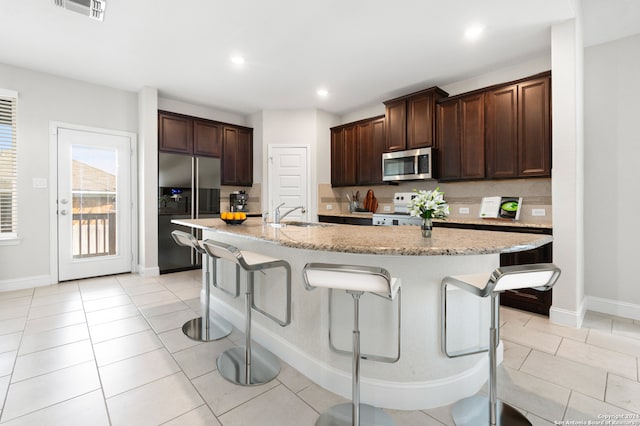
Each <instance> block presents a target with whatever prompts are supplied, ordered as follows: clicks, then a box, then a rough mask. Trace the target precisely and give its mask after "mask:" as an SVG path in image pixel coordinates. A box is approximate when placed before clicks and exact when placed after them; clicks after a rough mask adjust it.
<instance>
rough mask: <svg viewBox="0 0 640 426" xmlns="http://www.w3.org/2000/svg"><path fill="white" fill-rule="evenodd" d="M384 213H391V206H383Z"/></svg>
mask: <svg viewBox="0 0 640 426" xmlns="http://www.w3.org/2000/svg"><path fill="white" fill-rule="evenodd" d="M383 210H384V211H385V212H390V211H391V206H384V209H383Z"/></svg>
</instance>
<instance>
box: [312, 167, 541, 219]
mask: <svg viewBox="0 0 640 426" xmlns="http://www.w3.org/2000/svg"><path fill="white" fill-rule="evenodd" d="M436 187H439V188H440V191H443V192H444V199H445V200H446V201H447V202H448V203H449V206H450V207H451V216H450V217H451V218H459V219H476V218H478V215H479V213H480V203H481V201H482V197H491V196H514V197H522V209H521V211H520V222H523V223H532V224H551V223H552V217H551V179H548V178H540V179H533V178H529V179H509V180H487V181H470V182H447V183H444V182H440V183H438V182H437V181H411V182H404V183H400V184H398V185H375V186H370V187H366V186H360V187H355V186H354V187H340V188H332V187H331V185H330V184H320V185H318V214H320V215H322V214H335V213H349V205H348V200H347V194H351V193H352V192H355V191H357V190H359V191H360V193H361V194H362V196H363V197H364V194H366V193H367V190H369V189H372V190H373V191H374V194H375V196H376V198H377V200H378V211H377V212H376V213H386V212H387V211H386V210H385V207H387V208H388V209H389V212H393V194H394V193H396V192H412V191H413V190H414V189H427V190H431V189H435V188H436ZM328 206H331V208H330V209H329V208H327V207H328ZM461 208H463V209H464V208H467V209H469V213H468V214H461V213H460V209H461ZM534 210H535V211H536V213H542V210H544V214H545V215H544V216H539V215H536V216H534V215H533V213H532V212H533V211H534Z"/></svg>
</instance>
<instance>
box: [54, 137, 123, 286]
mask: <svg viewBox="0 0 640 426" xmlns="http://www.w3.org/2000/svg"><path fill="white" fill-rule="evenodd" d="M57 141H58V191H57V192H58V194H57V200H58V205H57V210H58V280H59V281H65V280H71V279H78V278H87V277H95V276H100V275H109V274H117V273H122V272H130V271H131V264H132V241H131V232H132V231H131V223H132V222H131V216H132V203H131V152H132V151H131V138H130V137H127V136H121V135H113V134H104V133H97V132H91V131H84V130H72V129H65V128H58V132H57Z"/></svg>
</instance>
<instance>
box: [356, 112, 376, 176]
mask: <svg viewBox="0 0 640 426" xmlns="http://www.w3.org/2000/svg"><path fill="white" fill-rule="evenodd" d="M372 127H373V126H372V123H371V122H367V123H360V124H358V126H357V147H358V179H357V181H358V185H363V184H370V183H371V182H372V181H373V172H374V170H373V167H372V164H371V162H372V161H373V156H374V154H373V139H372V132H371V130H372Z"/></svg>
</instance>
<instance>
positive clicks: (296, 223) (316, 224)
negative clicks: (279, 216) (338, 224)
mask: <svg viewBox="0 0 640 426" xmlns="http://www.w3.org/2000/svg"><path fill="white" fill-rule="evenodd" d="M281 225H286V226H300V227H303V228H316V227H320V228H324V227H327V226H333V225H332V224H331V223H319V222H300V221H293V220H292V221H286V222H281Z"/></svg>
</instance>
